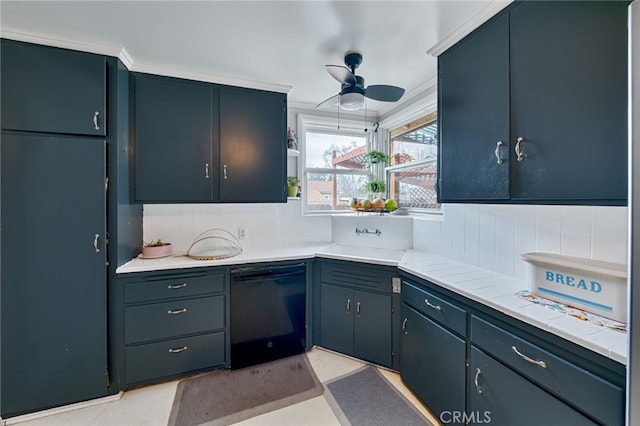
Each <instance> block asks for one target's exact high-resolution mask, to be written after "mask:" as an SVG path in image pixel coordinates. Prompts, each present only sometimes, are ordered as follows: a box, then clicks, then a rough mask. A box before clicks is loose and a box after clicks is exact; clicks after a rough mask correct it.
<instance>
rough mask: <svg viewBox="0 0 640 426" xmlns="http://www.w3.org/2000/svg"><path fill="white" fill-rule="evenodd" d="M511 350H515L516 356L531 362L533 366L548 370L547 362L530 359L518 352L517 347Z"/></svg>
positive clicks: (512, 347)
mask: <svg viewBox="0 0 640 426" xmlns="http://www.w3.org/2000/svg"><path fill="white" fill-rule="evenodd" d="M511 349H513V352H515V353H516V355H518V356H519V357H520V358H522V359H524V360H525V361H527V362H530V363H531V364H535V365H539V366H540V367H542V368H547V363H546V362H544V361H538V360H535V359H533V358H529V357H528V356H526V355H525V354H523V353H521V352H520V351H519V350H518V348H516V347H515V346H511Z"/></svg>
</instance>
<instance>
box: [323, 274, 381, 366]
mask: <svg viewBox="0 0 640 426" xmlns="http://www.w3.org/2000/svg"><path fill="white" fill-rule="evenodd" d="M321 298H322V301H321V308H320V309H321V313H320V318H321V319H320V345H321V346H323V347H325V348H327V349H331V350H335V351H337V352H341V353H344V354H347V355H352V356H354V357H356V358H360V359H363V360H365V361H369V362H373V363H375V364H379V365H383V366H386V367H391V364H392V349H391V342H392V336H391V295H386V294H377V293H372V292H367V291H362V290H355V289H352V288H349V287H341V286H335V285H330V284H322V286H321Z"/></svg>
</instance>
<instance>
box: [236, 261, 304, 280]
mask: <svg viewBox="0 0 640 426" xmlns="http://www.w3.org/2000/svg"><path fill="white" fill-rule="evenodd" d="M305 265H306V264H305V263H304V262H300V263H293V264H289V265H281V266H247V267H245V268H234V269H232V270H231V271H230V272H231V275H235V276H238V275H244V274H248V273H250V274H255V273H265V272H266V273H270V272H278V271H283V270H285V269H293V268H300V267H304V266H305ZM234 278H235V277H234Z"/></svg>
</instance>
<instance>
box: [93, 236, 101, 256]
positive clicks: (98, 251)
mask: <svg viewBox="0 0 640 426" xmlns="http://www.w3.org/2000/svg"><path fill="white" fill-rule="evenodd" d="M99 240H100V234H96V235H95V236H94V237H93V248H94V249H96V253H100V247H98V242H99Z"/></svg>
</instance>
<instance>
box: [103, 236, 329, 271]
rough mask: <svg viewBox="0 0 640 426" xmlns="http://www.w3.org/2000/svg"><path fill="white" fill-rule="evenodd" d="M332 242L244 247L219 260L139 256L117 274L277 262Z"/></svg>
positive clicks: (312, 252)
mask: <svg viewBox="0 0 640 426" xmlns="http://www.w3.org/2000/svg"><path fill="white" fill-rule="evenodd" d="M329 244H330V243H324V244H322V243H320V244H319V243H308V244H296V245H289V246H286V247H272V246H265V247H254V248H250V249H244V250H243V251H242V253H240V254H239V255H237V256H234V257H229V258H226V259H219V260H195V259H192V258H190V257H188V256H185V255H183V254H180V253H177V254H175V255H172V256H168V257H162V258H159V259H143V258H141V257H137V258H135V259H133V260H131V261H129V262H127V263H125V264H124V265H122V266H120V267H118V268H117V269H116V273H117V274H125V273H130V272H149V271H161V270H165V269H181V268H197V267H203V266H222V265H237V264H243V263H254V262H277V261H280V260H296V259H309V258H313V257H314V256H315V254H316V253H317V252H318V251H320V250H322V249H323V248H325V247H326V246H327V245H329Z"/></svg>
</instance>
